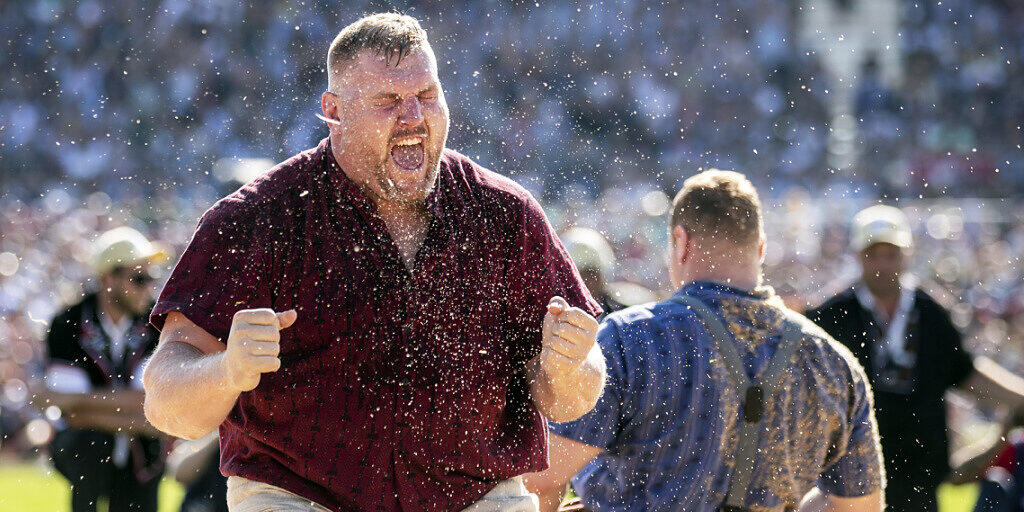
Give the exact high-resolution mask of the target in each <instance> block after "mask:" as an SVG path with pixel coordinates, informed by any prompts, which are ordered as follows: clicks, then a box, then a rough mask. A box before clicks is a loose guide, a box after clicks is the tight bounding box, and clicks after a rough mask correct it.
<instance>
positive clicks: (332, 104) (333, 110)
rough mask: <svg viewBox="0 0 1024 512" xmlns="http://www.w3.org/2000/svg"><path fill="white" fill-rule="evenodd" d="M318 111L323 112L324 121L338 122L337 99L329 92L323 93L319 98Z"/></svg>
mask: <svg viewBox="0 0 1024 512" xmlns="http://www.w3.org/2000/svg"><path fill="white" fill-rule="evenodd" d="M320 109H321V110H323V113H324V117H326V118H327V119H325V121H327V122H328V123H330V122H331V121H334V122H338V97H337V96H335V95H334V94H333V93H331V92H330V91H324V93H323V94H322V95H321V96H320Z"/></svg>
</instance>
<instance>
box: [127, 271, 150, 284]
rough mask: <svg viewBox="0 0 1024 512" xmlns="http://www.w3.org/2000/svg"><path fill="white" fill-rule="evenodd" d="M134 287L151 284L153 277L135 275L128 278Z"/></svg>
mask: <svg viewBox="0 0 1024 512" xmlns="http://www.w3.org/2000/svg"><path fill="white" fill-rule="evenodd" d="M128 280H129V281H131V283H132V284H134V285H135V286H145V285H147V284H149V283H152V282H153V277H152V276H150V275H149V274H135V275H133V276H131V277H129V278H128Z"/></svg>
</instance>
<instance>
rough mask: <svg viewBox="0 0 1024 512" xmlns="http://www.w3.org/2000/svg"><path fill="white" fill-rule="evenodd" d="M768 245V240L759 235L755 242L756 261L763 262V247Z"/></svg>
mask: <svg viewBox="0 0 1024 512" xmlns="http://www.w3.org/2000/svg"><path fill="white" fill-rule="evenodd" d="M767 245H768V241H767V240H765V239H764V237H761V241H760V242H758V244H757V261H759V262H760V263H762V264H763V263H764V255H765V249H766V247H767Z"/></svg>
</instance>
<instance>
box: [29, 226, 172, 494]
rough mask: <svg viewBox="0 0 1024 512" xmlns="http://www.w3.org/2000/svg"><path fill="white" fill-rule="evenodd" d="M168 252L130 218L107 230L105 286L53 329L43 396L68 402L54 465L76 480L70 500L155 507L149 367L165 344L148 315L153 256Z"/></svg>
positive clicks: (102, 261)
mask: <svg viewBox="0 0 1024 512" xmlns="http://www.w3.org/2000/svg"><path fill="white" fill-rule="evenodd" d="M163 257H164V253H163V252H162V251H161V250H159V249H158V248H157V247H156V246H155V245H153V244H151V243H150V242H149V241H148V240H146V239H145V238H144V237H143V236H142V234H140V233H139V232H137V231H135V230H133V229H130V228H117V229H114V230H111V231H108V232H107V233H104V234H103V235H101V236H100V238H99V239H98V240H97V242H96V248H95V255H94V258H93V260H94V261H93V269H94V271H95V273H96V275H97V280H98V282H99V285H100V286H99V290H98V291H97V292H95V293H91V294H88V295H86V296H85V297H84V298H83V299H82V300H81V301H80V302H78V303H77V304H74V305H72V306H71V307H69V308H68V309H66V310H64V311H63V312H62V313H61V314H59V315H57V317H56V318H54V320H53V322H52V323H51V325H50V329H49V332H48V333H47V338H46V343H47V349H48V361H47V368H46V376H45V382H46V391H45V392H44V393H42V395H43V396H42V397H41V398H42V402H43V403H44V404H46V405H56V406H58V407H60V408H61V410H62V419H61V421H60V424H61V425H59V426H62V427H65V428H62V429H60V430H59V431H58V433H57V434H56V435H55V437H54V440H53V442H52V443H51V446H50V450H51V457H52V460H53V464H54V466H55V467H56V468H57V470H58V471H59V472H60V473H61V474H62V475H64V476H65V477H66V478H67V479H68V482H70V483H71V510H72V511H73V512H85V511H95V510H96V507H97V504H98V503H99V502H100V499H101V498H106V499H107V500H108V503H109V510H110V512H129V511H130V512H155V511H156V510H157V487H158V486H159V483H160V476H161V474H163V467H164V445H163V441H162V438H163V436H162V435H161V434H160V433H159V432H157V431H155V430H154V429H153V428H152V427H151V426H150V425H149V423H147V422H146V419H145V417H144V415H143V411H142V403H143V397H142V378H141V375H142V367H143V361H144V360H145V358H146V357H147V356H148V355H149V354H150V353H152V351H153V349H155V348H156V344H157V332H156V330H155V329H154V328H153V327H152V326H151V325H150V324H149V321H148V317H149V310H150V307H151V305H152V300H153V295H152V293H153V290H152V284H151V283H152V278H151V274H150V273H149V272H148V269H149V265H150V263H151V262H153V261H155V260H159V259H162V258H163Z"/></svg>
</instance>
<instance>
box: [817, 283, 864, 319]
mask: <svg viewBox="0 0 1024 512" xmlns="http://www.w3.org/2000/svg"><path fill="white" fill-rule="evenodd" d="M857 304H858V302H857V294H856V293H855V292H854V291H853V287H852V286H850V287H847V288H846V289H844V290H843V291H841V292H839V293H837V294H835V295H833V296H832V297H829V298H828V299H827V300H825V302H822V303H821V304H820V305H819V306H817V307H815V308H811V309H809V310H807V313H806V314H805V316H806V317H807V318H810V319H812V320H817V319H821V318H822V317H834V316H837V315H840V316H842V315H847V314H849V311H850V308H853V307H855V306H857Z"/></svg>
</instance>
